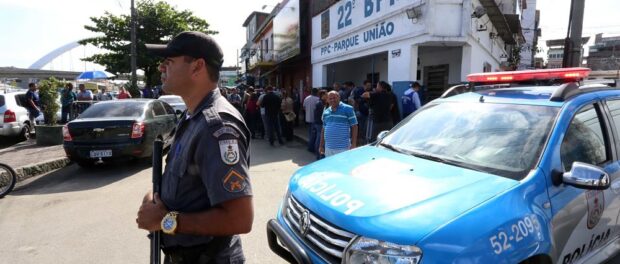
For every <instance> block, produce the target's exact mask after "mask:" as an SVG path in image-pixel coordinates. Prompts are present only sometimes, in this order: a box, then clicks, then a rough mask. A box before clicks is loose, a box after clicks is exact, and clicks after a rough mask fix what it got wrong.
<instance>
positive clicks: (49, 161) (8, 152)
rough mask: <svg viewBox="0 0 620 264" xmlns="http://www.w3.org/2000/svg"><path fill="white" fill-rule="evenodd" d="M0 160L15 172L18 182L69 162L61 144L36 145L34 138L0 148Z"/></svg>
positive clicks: (61, 166)
mask: <svg viewBox="0 0 620 264" xmlns="http://www.w3.org/2000/svg"><path fill="white" fill-rule="evenodd" d="M0 162H2V163H5V164H7V165H9V166H11V168H13V169H14V170H15V172H17V177H18V182H19V181H22V180H25V179H27V178H30V177H34V176H37V175H40V174H44V173H48V172H50V171H53V170H56V169H60V168H63V167H65V166H67V165H68V164H69V162H70V161H69V158H67V156H66V154H65V151H64V149H63V148H62V145H56V146H38V145H37V144H36V140H35V139H29V140H27V141H23V142H20V143H17V144H15V145H13V146H10V147H8V148H4V149H0Z"/></svg>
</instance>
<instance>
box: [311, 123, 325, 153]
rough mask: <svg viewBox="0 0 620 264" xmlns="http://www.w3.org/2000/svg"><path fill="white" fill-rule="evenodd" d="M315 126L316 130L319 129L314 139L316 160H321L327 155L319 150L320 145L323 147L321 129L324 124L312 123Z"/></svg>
mask: <svg viewBox="0 0 620 264" xmlns="http://www.w3.org/2000/svg"><path fill="white" fill-rule="evenodd" d="M312 126H314V129H315V131H317V133H316V134H317V135H316V138H315V140H314V151H315V152H314V153H316V160H320V159H322V158H324V157H325V155H321V152H320V151H319V147H321V130H322V129H323V124H316V123H315V124H312Z"/></svg>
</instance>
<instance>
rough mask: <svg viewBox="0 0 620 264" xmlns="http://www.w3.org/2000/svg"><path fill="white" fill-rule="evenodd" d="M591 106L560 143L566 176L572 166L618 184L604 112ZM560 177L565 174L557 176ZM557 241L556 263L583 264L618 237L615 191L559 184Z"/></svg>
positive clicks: (584, 108)
mask: <svg viewBox="0 0 620 264" xmlns="http://www.w3.org/2000/svg"><path fill="white" fill-rule="evenodd" d="M603 106H604V105H603V104H601V103H598V102H597V103H589V104H586V105H584V106H582V107H581V108H579V109H578V110H577V111H576V112H575V114H574V115H573V117H572V119H571V121H570V124H569V125H568V128H567V130H566V131H565V133H564V135H563V138H562V140H561V146H560V153H559V154H560V155H559V156H558V157H555V158H557V159H561V164H562V167H563V168H562V169H563V171H562V172H563V173H566V172H570V171H571V168H572V165H573V162H583V163H587V164H591V165H594V166H597V167H599V168H601V169H602V170H604V171H605V172H606V173H607V174H609V176H610V177H611V178H612V179H614V180H616V181H617V180H618V178H619V177H620V166H619V164H618V160H617V155H616V154H615V149H616V148H615V145H614V136H613V135H612V128H611V124H610V122H609V119H607V118H606V115H605V113H606V109H605V108H604V107H603ZM558 175H559V176H560V177H561V174H558ZM551 188H552V190H550V194H552V195H551V206H552V209H553V211H554V217H553V219H552V227H553V234H552V235H553V241H554V244H555V245H554V246H555V247H556V248H555V250H556V253H558V255H556V256H555V257H556V262H557V263H563V264H566V263H581V262H582V261H584V260H586V259H588V258H590V257H591V256H592V255H593V254H595V253H596V252H597V251H598V250H599V249H600V248H602V247H603V246H605V245H606V244H607V243H608V242H609V241H610V240H612V239H614V238H615V235H614V233H615V232H617V218H618V210H619V208H618V206H619V204H618V195H617V193H614V191H613V190H612V188H607V189H605V190H586V189H580V188H577V187H573V186H570V185H567V184H564V183H560V184H557V185H554V186H552V187H551Z"/></svg>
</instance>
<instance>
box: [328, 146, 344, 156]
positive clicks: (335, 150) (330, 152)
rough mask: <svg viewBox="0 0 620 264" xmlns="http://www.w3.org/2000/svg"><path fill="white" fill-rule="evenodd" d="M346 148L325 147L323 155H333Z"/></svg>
mask: <svg viewBox="0 0 620 264" xmlns="http://www.w3.org/2000/svg"><path fill="white" fill-rule="evenodd" d="M347 150H348V149H328V148H326V149H325V157H329V156H333V155H336V154H338V153H342V152H345V151H347Z"/></svg>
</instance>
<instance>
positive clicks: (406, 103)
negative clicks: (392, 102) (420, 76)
mask: <svg viewBox="0 0 620 264" xmlns="http://www.w3.org/2000/svg"><path fill="white" fill-rule="evenodd" d="M419 90H420V84H419V83H418V82H414V83H412V84H411V85H409V89H407V91H405V93H404V94H403V96H402V97H401V101H402V104H403V118H405V117H407V116H408V115H410V114H411V113H413V112H415V111H416V110H418V109H420V108H421V107H422V104H421V103H420V96H419V95H418V91H419Z"/></svg>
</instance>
